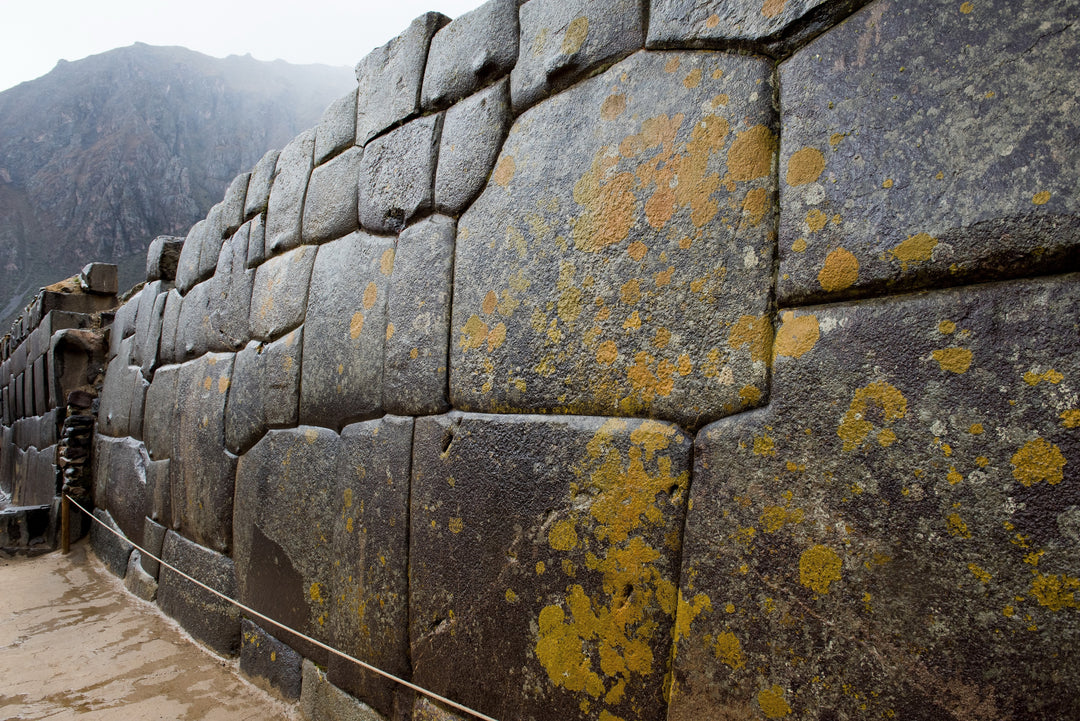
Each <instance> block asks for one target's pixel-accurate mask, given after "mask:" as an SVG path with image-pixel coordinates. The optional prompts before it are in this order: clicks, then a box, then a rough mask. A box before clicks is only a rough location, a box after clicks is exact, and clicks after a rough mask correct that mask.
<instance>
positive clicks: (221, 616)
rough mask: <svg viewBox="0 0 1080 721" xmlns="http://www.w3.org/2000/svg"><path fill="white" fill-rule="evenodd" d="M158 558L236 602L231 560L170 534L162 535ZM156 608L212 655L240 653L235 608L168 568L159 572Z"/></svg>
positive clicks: (238, 626) (237, 612) (237, 616)
mask: <svg viewBox="0 0 1080 721" xmlns="http://www.w3.org/2000/svg"><path fill="white" fill-rule="evenodd" d="M161 558H162V560H163V561H165V562H166V563H168V564H171V565H173V566H175V567H176V568H178V569H180V570H181V571H183V572H184V573H186V574H188V575H190V576H193V577H195V578H197V579H199V580H200V581H202V582H203V583H205V584H206V585H207V586H210V587H211V588H214V589H216V590H217V591H220V592H221V593H223V594H225V595H226V596H228V597H229V598H236V566H235V565H234V564H233V561H232V559H231V558H228V557H227V556H222V555H221V554H219V553H214V552H213V551H211V550H210V549H208V548H204V547H203V546H200V545H199V544H197V543H194V542H193V541H189V540H188V539H186V538H184V537H183V536H181V535H180V534H178V533H175V532H173V531H169V532H168V533H166V534H165V543H164V546H163V548H162V557H161ZM158 605H160V606H161V610H162V611H164V612H165V613H167V614H169V615H170V616H172V617H173V618H175V619H176V620H177V621H178V622H179V623H180V625H181V626H183V627H184V630H186V631H187V632H188V633H190V634H191V635H192V636H193V637H194V638H195V639H196V640H197V641H200V642H202V643H204V644H206V645H207V646H209V647H210V648H211V649H213V650H214V651H216V652H218V653H220V654H222V655H225V656H235V655H236V654H237V652H238V651H239V650H240V612H239V611H238V610H237V608H236V607H235V606H233V605H232V604H229V603H226V602H225V601H223V600H221V599H220V598H218V597H217V596H215V595H214V594H212V593H210V592H209V591H207V590H205V589H202V588H199V587H198V586H196V585H194V584H193V583H191V582H190V581H188V580H187V579H186V578H184V577H182V576H180V575H178V574H177V573H175V572H174V571H171V570H169V569H168V568H162V569H161V576H160V579H159V581H158Z"/></svg>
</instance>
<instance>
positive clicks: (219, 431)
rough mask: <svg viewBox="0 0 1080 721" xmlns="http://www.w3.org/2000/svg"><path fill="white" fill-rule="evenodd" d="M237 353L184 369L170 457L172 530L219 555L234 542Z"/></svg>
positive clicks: (191, 363) (215, 356)
mask: <svg viewBox="0 0 1080 721" xmlns="http://www.w3.org/2000/svg"><path fill="white" fill-rule="evenodd" d="M232 365H233V356H232V354H208V355H205V356H203V357H202V358H199V359H198V360H193V361H189V362H188V363H185V364H183V365H182V366H181V367H180V375H179V378H178V379H177V383H176V394H177V406H178V410H179V418H178V419H177V420H178V423H177V424H176V425H177V426H178V428H177V430H176V433H177V439H176V449H175V451H174V455H173V456H172V458H171V461H172V462H171V463H170V464H169V467H170V471H171V473H170V475H171V476H172V478H171V481H172V511H173V528H174V529H176V530H178V531H180V532H181V533H183V534H184V535H185V536H187V537H188V538H190V539H191V540H193V541H195V542H196V543H200V544H202V545H204V546H207V547H208V548H211V549H213V550H215V551H218V552H219V553H227V552H228V550H229V547H230V545H231V543H232V517H233V486H234V483H233V481H234V479H235V475H236V457H235V456H233V455H232V454H230V453H229V452H228V451H227V450H225V429H224V426H225V399H226V397H227V395H228V389H229V381H230V377H231V373H232Z"/></svg>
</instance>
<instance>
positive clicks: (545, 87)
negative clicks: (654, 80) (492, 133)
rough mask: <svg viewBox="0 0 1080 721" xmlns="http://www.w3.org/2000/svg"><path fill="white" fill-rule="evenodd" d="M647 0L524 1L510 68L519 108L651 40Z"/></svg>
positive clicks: (511, 88)
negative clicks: (514, 61)
mask: <svg viewBox="0 0 1080 721" xmlns="http://www.w3.org/2000/svg"><path fill="white" fill-rule="evenodd" d="M643 2H644V0H531V2H528V3H526V4H524V5H522V6H521V8H520V10H519V11H518V13H519V20H520V24H521V39H520V46H521V47H522V48H524V49H525V51H524V52H522V53H521V54H520V55H519V56H518V59H517V64H516V65H515V66H514V69H513V71H512V72H511V73H510V95H511V98H512V99H513V103H514V112H515V113H520V112H521V111H523V110H525V109H526V108H528V107H529V106H530V105H535V104H536V103H537V102H539V101H541V100H543V99H544V98H546V97H547V96H549V95H552V94H554V93H557V92H559V91H560V90H562V89H564V88H566V87H568V86H570V85H571V84H572V83H574V82H575V81H577V80H580V79H581V78H584V77H587V76H588V75H589V72H590V71H591V70H593V69H595V68H597V67H600V66H601V65H603V64H605V63H611V62H614V61H616V60H618V59H619V58H621V57H623V56H624V55H629V54H630V53H632V52H634V51H635V50H638V49H640V48H642V47H643V46H644V45H645V27H644V24H645V12H644V7H643Z"/></svg>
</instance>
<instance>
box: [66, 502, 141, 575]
mask: <svg viewBox="0 0 1080 721" xmlns="http://www.w3.org/2000/svg"><path fill="white" fill-rule="evenodd" d="M72 510H73V512H75V513H82V511H80V510H78V509H77V508H73V509H72ZM94 518H96V519H97V520H99V521H101V523H104V524H105V525H106V526H108V527H109V528H111V529H112V530H113V531H116V532H119V531H120V529H119V528H118V527H117V525H116V523H114V522H113V519H112V516H110V515H109V512H108V511H105V510H102V509H101V508H95V509H94ZM90 547H91V548H92V549H94V553H95V554H97V557H98V558H100V559H101V562H102V563H104V564H105V568H107V569H109V571H110V572H112V574H113V575H114V576H119V577H120V578H123V577H124V575H125V574H126V573H127V567H128V557H130V556H131V552H132V550H134V549H133V547H132V545H131V544H130V543H128V542H127V541H126V540H124V539H123V538H122V537H118V536H117V535H116V534H115V533H110V532H109V531H107V530H106V529H104V528H102V527H101V524H99V523H95V522H93V521H91V522H90Z"/></svg>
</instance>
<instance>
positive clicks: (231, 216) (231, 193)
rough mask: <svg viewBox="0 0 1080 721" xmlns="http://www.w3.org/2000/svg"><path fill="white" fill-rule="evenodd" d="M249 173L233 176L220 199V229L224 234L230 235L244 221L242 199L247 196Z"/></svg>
mask: <svg viewBox="0 0 1080 721" xmlns="http://www.w3.org/2000/svg"><path fill="white" fill-rule="evenodd" d="M250 180H251V173H241V174H240V175H237V176H236V177H235V178H233V180H232V182H231V183H229V187H228V189H227V190H226V191H225V198H224V200H222V201H221V204H222V205H221V220H222V230H223V232H224V234H225V235H232V234H233V233H235V232H236V229H237V228H239V227H240V226H241V225H243V223H244V201H245V200H246V198H247V189H248V182H249V181H250Z"/></svg>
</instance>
